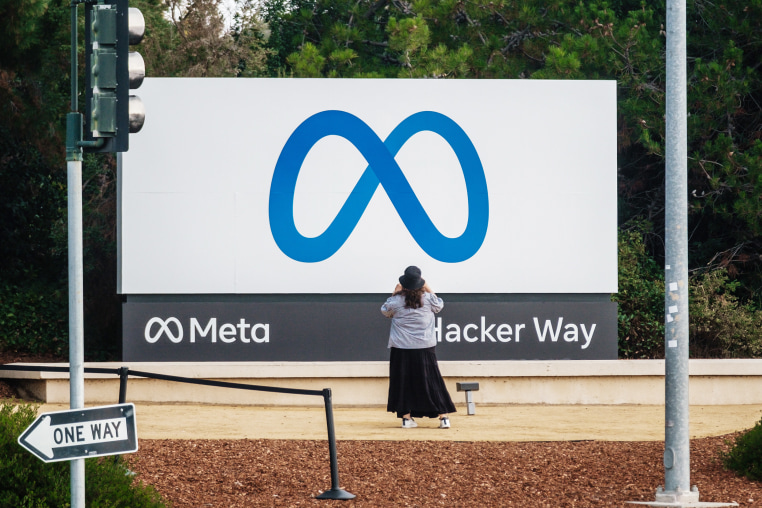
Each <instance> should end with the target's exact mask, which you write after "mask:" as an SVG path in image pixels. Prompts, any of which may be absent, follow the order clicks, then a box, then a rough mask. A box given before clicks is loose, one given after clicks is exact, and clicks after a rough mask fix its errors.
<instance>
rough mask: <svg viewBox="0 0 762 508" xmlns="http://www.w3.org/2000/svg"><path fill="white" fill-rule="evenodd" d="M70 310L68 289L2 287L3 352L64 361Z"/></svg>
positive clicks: (0, 303) (1, 343) (0, 318)
mask: <svg viewBox="0 0 762 508" xmlns="http://www.w3.org/2000/svg"><path fill="white" fill-rule="evenodd" d="M67 306H68V296H67V293H66V290H65V289H64V290H63V291H61V290H54V289H52V288H51V287H50V286H45V285H44V284H41V283H37V284H31V285H29V286H24V287H20V286H16V285H11V284H2V283H0V329H2V330H3V334H2V338H0V351H16V352H19V353H29V354H48V353H50V354H54V355H57V356H61V357H64V356H65V355H66V354H67V352H68V346H69V338H68V337H69V334H68V325H67V317H68V311H67V308H68V307H67Z"/></svg>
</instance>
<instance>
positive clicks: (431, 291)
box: [423, 282, 434, 293]
mask: <svg viewBox="0 0 762 508" xmlns="http://www.w3.org/2000/svg"><path fill="white" fill-rule="evenodd" d="M423 291H424V292H426V293H433V292H434V291H433V290H432V289H431V288H430V287H429V283H428V282H427V283H426V284H424V285H423Z"/></svg>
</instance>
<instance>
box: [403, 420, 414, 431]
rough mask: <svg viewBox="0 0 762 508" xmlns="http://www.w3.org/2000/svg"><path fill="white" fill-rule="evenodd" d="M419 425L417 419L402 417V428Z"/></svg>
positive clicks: (412, 427) (411, 427)
mask: <svg viewBox="0 0 762 508" xmlns="http://www.w3.org/2000/svg"><path fill="white" fill-rule="evenodd" d="M417 426H418V424H417V423H415V420H413V419H412V418H403V419H402V428H403V429H414V428H416V427H417Z"/></svg>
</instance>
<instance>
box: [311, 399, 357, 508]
mask: <svg viewBox="0 0 762 508" xmlns="http://www.w3.org/2000/svg"><path fill="white" fill-rule="evenodd" d="M323 400H324V401H325V418H326V421H327V423H328V451H329V454H330V458H331V490H327V491H325V492H323V493H322V494H320V495H318V496H317V499H340V500H347V499H354V498H355V495H354V494H350V493H349V492H347V491H346V490H342V489H341V488H339V461H338V459H337V458H336V432H335V431H334V428H333V403H332V402H331V389H330V388H324V389H323Z"/></svg>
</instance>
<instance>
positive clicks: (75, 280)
mask: <svg viewBox="0 0 762 508" xmlns="http://www.w3.org/2000/svg"><path fill="white" fill-rule="evenodd" d="M67 186H68V214H69V224H68V226H69V407H70V408H71V409H81V408H83V407H85V379H84V378H85V369H84V351H83V349H84V348H83V343H84V326H83V315H84V311H83V308H84V303H83V302H84V300H83V276H82V161H81V160H79V161H68V162H67ZM71 506H72V508H84V506H85V459H75V460H72V461H71Z"/></svg>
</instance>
